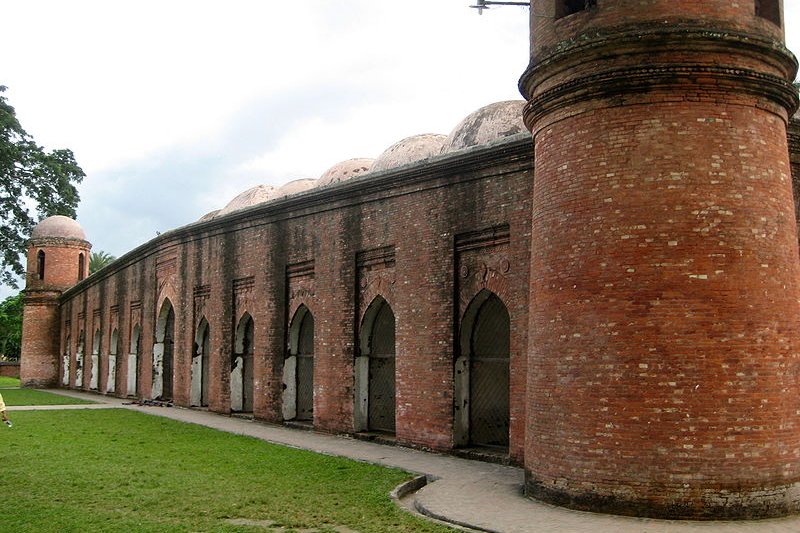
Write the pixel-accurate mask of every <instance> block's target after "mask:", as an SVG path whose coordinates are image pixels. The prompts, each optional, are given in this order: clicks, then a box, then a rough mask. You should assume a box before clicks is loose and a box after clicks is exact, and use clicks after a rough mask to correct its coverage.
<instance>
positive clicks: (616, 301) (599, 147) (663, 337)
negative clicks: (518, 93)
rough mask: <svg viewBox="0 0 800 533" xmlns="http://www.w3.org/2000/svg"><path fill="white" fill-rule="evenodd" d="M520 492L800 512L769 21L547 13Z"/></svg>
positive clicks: (793, 233)
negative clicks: (523, 473)
mask: <svg viewBox="0 0 800 533" xmlns="http://www.w3.org/2000/svg"><path fill="white" fill-rule="evenodd" d="M531 27H532V48H531V63H530V66H529V68H528V70H527V71H526V72H525V74H524V75H523V77H522V80H521V81H520V87H521V89H522V92H523V93H524V94H525V96H526V97H527V99H528V101H529V103H528V105H527V106H526V109H525V121H526V124H527V126H528V127H529V128H530V129H531V131H532V132H533V137H534V144H535V178H534V179H535V185H534V201H533V203H534V207H533V227H532V232H533V233H532V241H533V242H532V246H531V248H532V251H531V255H532V260H531V262H532V264H531V323H530V328H531V330H530V331H531V335H530V346H531V349H530V352H529V363H528V371H529V377H528V398H527V433H526V450H525V452H526V453H525V470H526V488H527V492H528V494H529V495H530V496H532V497H535V498H538V499H542V500H545V501H549V502H553V503H556V504H561V505H565V506H569V507H573V508H578V509H586V510H594V511H604V512H612V513H620V514H634V515H643V516H657V517H672V518H723V517H731V518H744V517H763V516H777V515H782V514H787V513H791V512H795V511H797V510H798V507H800V418H799V417H798V414H799V413H800V388H798V385H799V384H800V383H798V382H799V380H800V366H799V365H798V356H799V354H798V349H800V338H799V337H800V320H799V319H800V305H798V300H799V299H800V286H798V281H800V279H799V278H798V276H800V265H799V263H798V247H797V229H796V223H795V217H794V207H793V200H792V189H791V178H790V167H789V156H788V148H787V137H786V125H787V122H788V117H789V116H790V115H791V113H792V112H793V111H794V109H795V108H796V106H797V94H796V91H795V90H793V88H792V85H791V83H790V80H792V79H793V78H794V75H795V73H796V69H797V63H796V61H795V59H794V57H793V56H792V54H791V53H790V52H788V51H787V49H786V48H785V47H784V44H783V27H782V8H781V3H780V1H779V0H740V1H738V2H732V1H730V0H704V1H697V0H537V1H535V2H532V18H531Z"/></svg>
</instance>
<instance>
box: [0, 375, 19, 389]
mask: <svg viewBox="0 0 800 533" xmlns="http://www.w3.org/2000/svg"><path fill="white" fill-rule="evenodd" d="M0 387H19V378H10V377H6V376H0Z"/></svg>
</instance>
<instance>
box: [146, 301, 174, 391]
mask: <svg viewBox="0 0 800 533" xmlns="http://www.w3.org/2000/svg"><path fill="white" fill-rule="evenodd" d="M155 331H156V338H155V344H153V386H152V390H151V392H150V395H151V397H152V398H153V399H161V400H165V401H166V400H171V399H172V380H173V375H174V349H175V311H174V309H173V306H172V302H170V301H169V298H166V299H164V302H163V303H162V304H161V309H160V310H159V312H158V319H157V320H156V329H155Z"/></svg>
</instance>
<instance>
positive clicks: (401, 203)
mask: <svg viewBox="0 0 800 533" xmlns="http://www.w3.org/2000/svg"><path fill="white" fill-rule="evenodd" d="M782 16H783V10H782V2H781V1H780V0H739V1H738V2H731V1H730V0H704V1H702V2H701V1H697V0H588V1H587V0H539V1H536V2H534V3H533V6H532V16H531V35H532V39H531V61H530V65H529V67H528V69H527V70H526V71H525V72H524V74H523V75H522V78H521V80H520V90H521V92H522V94H523V95H524V97H525V101H519V102H500V103H496V104H492V105H489V106H487V107H485V108H482V109H480V110H478V111H476V112H475V113H473V114H471V115H469V116H468V117H467V118H466V119H465V120H464V121H462V122H461V123H460V124H459V125H458V126H456V127H455V129H454V130H453V131H452V133H450V135H433V134H428V135H419V136H414V137H411V138H408V139H404V140H402V141H400V142H398V143H396V144H395V145H393V146H391V147H389V148H388V149H387V150H386V151H385V152H383V153H382V154H380V155H379V156H378V157H377V158H376V159H375V160H371V159H351V160H347V161H344V162H342V163H339V164H337V165H334V166H333V167H332V168H331V169H330V170H328V171H327V172H325V174H323V175H322V177H321V178H319V179H318V180H298V181H294V182H291V183H288V184H286V185H284V186H283V187H280V188H273V187H270V186H266V185H263V186H259V187H255V188H253V189H250V190H248V191H245V192H244V193H242V194H241V195H239V196H237V197H236V198H234V199H233V200H232V201H231V202H230V203H228V205H227V206H225V207H224V208H223V209H221V210H220V211H218V212H214V213H210V214H208V215H206V216H204V217H203V218H202V219H200V220H199V221H197V222H194V223H190V224H188V225H186V226H183V227H180V228H177V229H174V230H172V231H169V232H166V233H164V234H162V235H160V236H158V237H156V238H155V239H153V240H151V241H149V242H147V243H145V244H143V245H141V246H139V247H138V248H136V249H134V250H132V251H130V252H128V253H126V254H125V255H123V256H122V257H120V258H119V259H118V260H116V261H115V262H114V263H112V264H111V265H109V266H107V267H105V268H104V269H102V270H101V271H99V272H97V273H95V274H93V275H91V276H88V275H87V274H88V254H89V250H90V244H89V242H88V241H87V239H86V236H85V235H84V232H83V230H82V229H81V227H80V226H79V225H78V224H77V223H76V222H75V221H73V220H71V219H67V218H65V217H59V216H55V217H51V218H48V219H45V220H44V221H42V222H41V223H40V224H39V225H38V226H37V227H36V228H35V229H34V231H33V234H32V236H31V239H30V247H29V253H28V268H27V271H28V276H27V287H26V291H25V312H24V333H23V339H24V341H23V353H22V363H21V364H22V366H21V376H22V381H23V383H24V385H25V386H31V387H53V386H61V387H65V388H75V389H82V390H89V391H97V392H98V393H103V394H110V395H116V396H120V397H131V396H133V397H139V398H147V399H164V400H166V399H169V400H171V401H174V403H175V404H177V405H179V406H185V407H197V408H204V409H205V408H207V409H209V410H211V411H214V412H218V413H234V414H235V413H241V414H243V415H244V416H252V417H253V418H255V419H257V420H261V421H265V422H270V423H279V424H284V423H285V424H289V425H296V426H308V427H313V428H314V429H316V430H318V431H325V432H332V433H343V434H353V435H364V436H367V437H375V438H379V439H382V440H386V441H394V442H396V443H397V444H400V445H406V446H414V447H420V448H426V449H432V450H437V451H452V452H458V451H459V450H460V451H462V452H463V453H470V452H474V453H475V454H478V455H480V454H486V455H489V456H495V457H497V456H499V457H501V458H505V459H506V460H508V461H509V462H511V463H513V464H518V465H521V466H523V467H524V469H525V475H526V477H525V490H526V492H527V494H528V495H529V496H531V497H533V498H537V499H541V500H544V501H547V502H551V503H555V504H558V505H564V506H568V507H571V508H575V509H584V510H594V511H602V512H611V513H620V514H632V515H640V516H653V517H669V518H694V519H698V518H699V519H718V518H758V517H770V516H780V515H786V514H791V513H796V512H798V508H800V418H799V417H800V359H799V358H798V357H799V355H800V322H799V319H800V261H799V259H798V235H797V219H798V216H797V211H796V206H797V205H800V204H798V203H797V201H796V200H797V199H798V196H797V191H798V180H800V121H798V120H792V119H791V117H792V115H793V113H794V112H795V110H796V109H797V106H798V96H797V90H796V88H794V87H793V85H792V83H791V82H792V80H793V79H794V77H795V75H796V72H797V62H796V59H795V58H794V56H793V55H792V54H791V53H790V52H789V51H788V50H787V49H786V48H785V45H784V28H783V20H782ZM531 133H532V135H531ZM793 183H794V191H795V193H794V196H793Z"/></svg>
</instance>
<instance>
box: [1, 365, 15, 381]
mask: <svg viewBox="0 0 800 533" xmlns="http://www.w3.org/2000/svg"><path fill="white" fill-rule="evenodd" d="M0 376H3V377H7V378H18V377H19V363H0Z"/></svg>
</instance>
